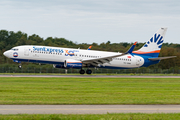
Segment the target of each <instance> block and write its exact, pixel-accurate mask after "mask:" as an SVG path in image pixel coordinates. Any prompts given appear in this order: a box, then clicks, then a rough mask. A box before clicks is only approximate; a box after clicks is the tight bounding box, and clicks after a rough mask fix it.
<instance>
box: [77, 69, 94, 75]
mask: <svg viewBox="0 0 180 120" xmlns="http://www.w3.org/2000/svg"><path fill="white" fill-rule="evenodd" d="M79 73H80V74H84V73H85V70H83V69H81V70H80V71H79ZM91 73H92V70H90V69H87V70H86V74H91Z"/></svg>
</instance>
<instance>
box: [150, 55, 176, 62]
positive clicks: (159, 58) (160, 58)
mask: <svg viewBox="0 0 180 120" xmlns="http://www.w3.org/2000/svg"><path fill="white" fill-rule="evenodd" d="M175 57H176V56H168V57H157V58H149V60H152V61H156V60H164V59H169V58H175Z"/></svg>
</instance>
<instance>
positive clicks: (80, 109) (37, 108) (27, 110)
mask: <svg viewBox="0 0 180 120" xmlns="http://www.w3.org/2000/svg"><path fill="white" fill-rule="evenodd" d="M107 113H180V105H0V114H107Z"/></svg>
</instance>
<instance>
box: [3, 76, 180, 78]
mask: <svg viewBox="0 0 180 120" xmlns="http://www.w3.org/2000/svg"><path fill="white" fill-rule="evenodd" d="M0 77H51V78H52V77H69V78H180V76H144V75H142V76H137V75H0Z"/></svg>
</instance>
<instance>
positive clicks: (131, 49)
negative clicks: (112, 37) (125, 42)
mask: <svg viewBox="0 0 180 120" xmlns="http://www.w3.org/2000/svg"><path fill="white" fill-rule="evenodd" d="M136 44H137V42H135V43H134V44H133V45H132V46H131V47H130V48H129V50H128V51H127V52H125V54H127V53H132V52H133V50H134V48H135V46H136Z"/></svg>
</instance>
